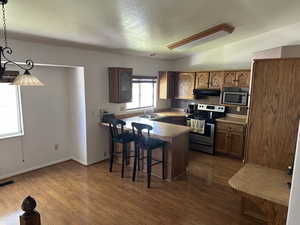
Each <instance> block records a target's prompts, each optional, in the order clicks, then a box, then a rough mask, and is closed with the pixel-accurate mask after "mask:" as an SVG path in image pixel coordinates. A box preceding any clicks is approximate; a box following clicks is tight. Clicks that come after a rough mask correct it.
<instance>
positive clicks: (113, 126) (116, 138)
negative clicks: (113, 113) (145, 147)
mask: <svg viewBox="0 0 300 225" xmlns="http://www.w3.org/2000/svg"><path fill="white" fill-rule="evenodd" d="M108 122H109V128H110V134H111V149H110V166H109V172H112V168H113V163H114V156H115V155H117V154H120V153H121V154H122V175H121V177H122V178H124V167H125V163H126V165H128V153H129V152H128V144H129V143H130V142H132V141H134V136H133V135H132V134H130V133H129V132H125V131H124V126H125V125H126V122H124V121H122V120H119V119H115V118H112V119H110V120H109V121H108ZM120 127H121V129H119V128H120ZM120 131H121V132H120ZM115 143H120V144H122V145H123V149H122V152H115ZM131 157H134V156H131Z"/></svg>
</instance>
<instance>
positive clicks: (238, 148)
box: [228, 131, 244, 159]
mask: <svg viewBox="0 0 300 225" xmlns="http://www.w3.org/2000/svg"><path fill="white" fill-rule="evenodd" d="M229 138H230V145H229V146H228V154H229V155H230V156H233V157H236V158H239V159H242V158H243V156H244V133H239V132H232V131H231V132H230V133H229Z"/></svg>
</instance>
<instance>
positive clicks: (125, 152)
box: [121, 144, 127, 178]
mask: <svg viewBox="0 0 300 225" xmlns="http://www.w3.org/2000/svg"><path fill="white" fill-rule="evenodd" d="M126 156H127V146H126V144H123V152H122V176H121V177H122V178H124V167H125V161H126Z"/></svg>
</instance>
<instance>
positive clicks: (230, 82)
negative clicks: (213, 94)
mask: <svg viewBox="0 0 300 225" xmlns="http://www.w3.org/2000/svg"><path fill="white" fill-rule="evenodd" d="M236 85H237V82H236V73H235V72H234V71H230V72H226V71H225V72H224V79H223V87H235V86H236Z"/></svg>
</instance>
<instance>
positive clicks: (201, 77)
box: [195, 72, 209, 89]
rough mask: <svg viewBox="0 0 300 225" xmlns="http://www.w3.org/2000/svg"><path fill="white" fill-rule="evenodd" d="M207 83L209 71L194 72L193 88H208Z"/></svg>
mask: <svg viewBox="0 0 300 225" xmlns="http://www.w3.org/2000/svg"><path fill="white" fill-rule="evenodd" d="M208 84H209V72H198V73H196V79H195V88H196V89H199V88H208V86H209V85H208Z"/></svg>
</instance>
